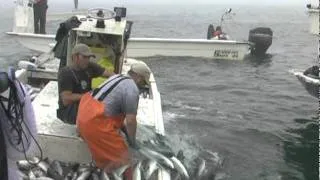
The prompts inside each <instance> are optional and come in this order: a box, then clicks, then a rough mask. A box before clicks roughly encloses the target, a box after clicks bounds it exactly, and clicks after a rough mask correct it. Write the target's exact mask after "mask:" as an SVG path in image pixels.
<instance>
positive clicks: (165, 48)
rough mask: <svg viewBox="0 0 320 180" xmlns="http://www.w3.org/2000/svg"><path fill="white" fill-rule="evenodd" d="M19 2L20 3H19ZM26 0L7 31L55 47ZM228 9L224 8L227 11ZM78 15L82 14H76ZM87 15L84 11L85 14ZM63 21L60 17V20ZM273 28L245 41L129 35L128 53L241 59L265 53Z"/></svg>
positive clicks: (42, 48)
mask: <svg viewBox="0 0 320 180" xmlns="http://www.w3.org/2000/svg"><path fill="white" fill-rule="evenodd" d="M20 2H22V3H20ZM28 2H29V1H28V0H20V1H19V3H16V7H15V13H14V22H13V29H12V32H7V34H8V35H11V36H13V37H15V38H16V39H17V40H18V41H19V42H20V43H21V44H22V45H23V46H25V47H27V48H28V49H31V50H35V51H39V52H49V51H51V49H52V48H53V47H54V45H55V43H56V41H55V34H34V33H33V32H34V30H33V9H32V8H31V7H30V6H29V3H28ZM229 10H230V11H231V9H228V10H227V12H225V13H228V12H229ZM77 12H81V13H84V10H77V11H74V12H70V13H69V14H68V13H60V14H55V15H50V16H49V15H48V16H49V17H48V18H50V17H51V18H52V19H61V18H62V17H64V16H66V15H69V17H70V16H75V14H76V13H77ZM76 16H77V17H78V18H79V19H80V18H82V19H83V18H85V17H83V15H78V14H77V15H76ZM86 16H87V14H86ZM62 22H63V21H62ZM272 34H273V33H272V30H271V29H270V28H264V27H262V28H261V27H259V28H255V29H253V30H250V32H249V40H248V41H237V40H234V39H223V40H220V39H205V38H203V39H173V38H135V37H133V38H131V37H130V38H129V40H128V46H127V55H128V56H130V57H150V56H157V55H160V56H180V57H181V56H182V57H183V56H191V57H203V58H209V59H226V60H244V59H245V57H247V56H248V55H254V56H264V55H265V53H266V51H267V49H268V48H269V46H270V45H271V43H272Z"/></svg>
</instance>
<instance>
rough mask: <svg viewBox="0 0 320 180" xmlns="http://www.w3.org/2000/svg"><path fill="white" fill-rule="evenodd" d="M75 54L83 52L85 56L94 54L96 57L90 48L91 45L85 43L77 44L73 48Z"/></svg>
mask: <svg viewBox="0 0 320 180" xmlns="http://www.w3.org/2000/svg"><path fill="white" fill-rule="evenodd" d="M73 54H81V55H83V56H92V57H96V56H95V55H94V54H93V53H92V52H91V50H90V48H89V46H87V45H85V44H77V45H75V46H74V47H73V49H72V55H73Z"/></svg>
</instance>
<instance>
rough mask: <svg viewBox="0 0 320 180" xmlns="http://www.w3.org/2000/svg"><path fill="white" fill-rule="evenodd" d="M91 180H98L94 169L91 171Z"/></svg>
mask: <svg viewBox="0 0 320 180" xmlns="http://www.w3.org/2000/svg"><path fill="white" fill-rule="evenodd" d="M91 180H100V178H99V176H98V174H97V172H96V171H94V172H92V173H91Z"/></svg>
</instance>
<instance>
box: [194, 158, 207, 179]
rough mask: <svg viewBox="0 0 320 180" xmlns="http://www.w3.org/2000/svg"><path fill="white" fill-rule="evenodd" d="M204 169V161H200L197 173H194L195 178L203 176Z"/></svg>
mask: <svg viewBox="0 0 320 180" xmlns="http://www.w3.org/2000/svg"><path fill="white" fill-rule="evenodd" d="M205 169H206V161H205V160H204V159H200V165H199V167H198V170H197V173H196V177H198V178H199V177H201V176H202V174H204V172H205Z"/></svg>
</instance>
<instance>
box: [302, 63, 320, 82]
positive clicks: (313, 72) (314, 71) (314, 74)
mask: <svg viewBox="0 0 320 180" xmlns="http://www.w3.org/2000/svg"><path fill="white" fill-rule="evenodd" d="M303 74H304V75H306V76H309V77H311V78H315V79H320V78H319V66H312V67H310V68H308V69H306V70H305V71H304V72H303Z"/></svg>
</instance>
